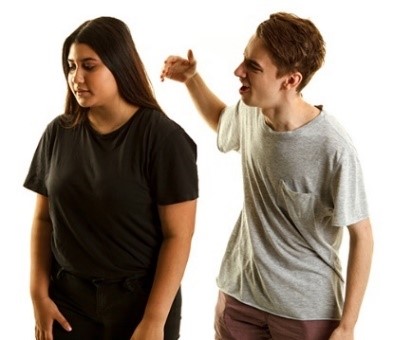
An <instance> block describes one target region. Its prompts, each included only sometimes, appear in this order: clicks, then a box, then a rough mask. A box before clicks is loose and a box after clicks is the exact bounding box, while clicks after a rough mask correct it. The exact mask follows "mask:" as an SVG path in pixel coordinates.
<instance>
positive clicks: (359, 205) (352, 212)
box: [332, 148, 369, 226]
mask: <svg viewBox="0 0 393 340" xmlns="http://www.w3.org/2000/svg"><path fill="white" fill-rule="evenodd" d="M333 201H334V213H333V221H332V222H333V225H336V226H348V225H351V224H353V223H356V222H359V221H361V220H363V219H365V218H367V217H368V215H369V211H368V205H367V197H366V192H365V187H364V181H363V174H362V168H361V165H360V161H359V159H358V156H357V153H356V151H355V150H354V148H349V150H347V152H346V153H345V154H344V155H342V157H341V159H340V163H339V166H338V168H337V171H336V173H335V176H334V177H333Z"/></svg>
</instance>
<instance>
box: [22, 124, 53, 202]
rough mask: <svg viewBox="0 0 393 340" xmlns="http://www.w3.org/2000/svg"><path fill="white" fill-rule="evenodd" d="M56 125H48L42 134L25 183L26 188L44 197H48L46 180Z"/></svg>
mask: <svg viewBox="0 0 393 340" xmlns="http://www.w3.org/2000/svg"><path fill="white" fill-rule="evenodd" d="M54 125H55V124H54V122H51V123H50V124H48V126H47V128H46V129H45V131H44V133H43V134H42V136H41V139H40V140H39V143H38V146H37V148H36V150H35V152H34V155H33V158H32V161H31V163H30V168H29V171H28V173H27V176H26V178H25V181H24V183H23V186H24V187H25V188H27V189H30V190H32V191H34V192H36V193H38V194H41V195H44V196H48V189H47V187H46V183H45V180H46V177H47V175H48V172H49V162H50V151H49V150H50V148H51V145H52V142H53V141H52V139H53V130H54Z"/></svg>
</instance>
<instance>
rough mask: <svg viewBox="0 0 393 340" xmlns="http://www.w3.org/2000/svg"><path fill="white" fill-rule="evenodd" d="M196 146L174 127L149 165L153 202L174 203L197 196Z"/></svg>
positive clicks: (180, 130) (185, 134)
mask: <svg viewBox="0 0 393 340" xmlns="http://www.w3.org/2000/svg"><path fill="white" fill-rule="evenodd" d="M196 161H197V146H196V144H195V143H194V141H193V140H192V139H191V137H190V136H188V135H187V133H185V131H184V130H183V129H182V128H180V127H178V128H177V129H175V130H173V131H172V132H171V133H170V134H169V135H168V136H167V137H166V138H165V140H164V141H163V143H162V145H161V146H160V148H159V149H158V151H157V154H156V157H155V158H154V162H153V166H152V185H153V187H155V193H156V199H157V203H158V204H160V205H167V204H175V203H180V202H184V201H189V200H193V199H196V198H197V197H198V171H197V163H196Z"/></svg>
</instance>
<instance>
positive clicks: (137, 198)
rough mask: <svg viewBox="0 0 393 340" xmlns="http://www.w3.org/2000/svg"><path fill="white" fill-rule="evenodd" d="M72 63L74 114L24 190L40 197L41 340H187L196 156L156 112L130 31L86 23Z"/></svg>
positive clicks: (68, 49)
mask: <svg viewBox="0 0 393 340" xmlns="http://www.w3.org/2000/svg"><path fill="white" fill-rule="evenodd" d="M62 59H63V70H64V74H65V77H66V79H67V82H68V90H67V97H66V104H65V112H64V114H61V115H59V116H58V117H56V118H54V119H53V121H51V122H50V123H49V124H48V126H47V128H46V130H45V131H44V133H43V135H42V138H41V140H40V141H39V144H38V147H37V150H36V152H35V154H34V157H33V160H32V163H31V167H30V170H29V172H28V175H27V178H26V180H25V183H24V186H25V187H26V188H28V189H30V190H32V191H34V192H36V193H37V203H36V209H35V215H34V219H33V226H32V237H31V296H32V301H33V306H34V314H35V319H36V339H39V340H41V339H56V340H57V339H78V340H80V339H85V340H88V339H95V340H97V339H116V340H121V339H127V340H129V339H133V340H138V339H157V340H158V339H165V340H172V339H178V338H179V328H180V313H181V292H180V284H181V279H182V276H183V273H184V270H185V266H186V263H187V260H188V256H189V252H190V244H191V239H192V235H193V230H194V224H195V213H196V199H197V196H198V176H197V166H196V145H195V143H194V142H193V141H192V139H191V138H190V137H189V136H188V135H187V134H186V132H185V131H184V130H183V129H182V128H181V127H180V126H179V125H178V124H176V123H175V122H174V121H172V120H171V119H170V118H168V116H166V115H165V114H164V113H163V110H162V109H161V108H160V106H159V104H158V103H157V101H156V99H155V97H154V95H153V91H152V88H151V84H150V82H149V79H148V76H147V74H146V71H145V68H144V66H143V63H142V61H141V59H140V57H139V55H138V52H137V50H136V47H135V45H134V42H133V39H132V36H131V33H130V31H129V29H128V27H127V26H126V25H125V24H124V23H123V22H122V21H120V20H118V19H116V18H112V17H100V18H96V19H94V20H90V21H86V22H85V23H83V24H82V25H81V26H79V27H78V28H77V29H76V30H75V31H74V32H73V33H72V34H71V35H70V36H69V37H67V39H66V40H65V42H64V45H63V54H62Z"/></svg>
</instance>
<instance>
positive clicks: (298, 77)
mask: <svg viewBox="0 0 393 340" xmlns="http://www.w3.org/2000/svg"><path fill="white" fill-rule="evenodd" d="M302 79H303V76H302V74H301V73H300V72H293V73H290V74H288V75H287V76H286V77H285V79H284V82H283V83H282V87H283V89H284V90H290V89H293V88H294V89H296V88H297V87H298V86H299V84H300V83H301V81H302Z"/></svg>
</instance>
